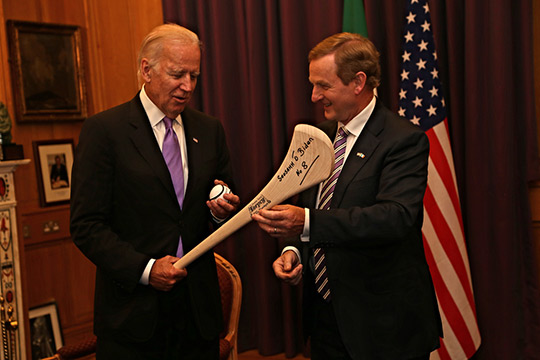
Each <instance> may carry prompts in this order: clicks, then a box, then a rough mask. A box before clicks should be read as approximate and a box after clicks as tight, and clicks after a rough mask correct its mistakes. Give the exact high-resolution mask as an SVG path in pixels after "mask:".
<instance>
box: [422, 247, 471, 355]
mask: <svg viewBox="0 0 540 360" xmlns="http://www.w3.org/2000/svg"><path fill="white" fill-rule="evenodd" d="M424 240H425V239H424ZM428 248H429V247H428ZM426 258H427V259H428V262H430V263H433V261H434V259H433V254H432V252H431V250H429V251H426ZM430 270H431V277H432V278H433V281H434V282H435V283H436V284H437V285H436V289H437V295H438V296H437V299H438V300H439V304H440V310H442V311H441V316H443V319H444V321H443V324H445V325H446V326H445V325H443V331H445V334H444V336H445V338H444V342H445V343H446V346H447V347H448V348H450V347H454V349H458V348H460V349H463V351H464V353H465V354H469V353H470V352H472V353H471V355H472V354H473V353H474V351H475V350H476V349H475V343H474V340H473V338H472V336H471V334H470V333H469V331H463V330H464V329H467V324H466V321H465V319H464V317H463V315H462V312H461V311H460V309H459V308H458V306H457V304H456V302H455V301H454V298H453V297H452V293H451V292H450V291H449V290H448V288H447V286H446V284H445V281H444V279H443V277H442V275H441V272H440V268H439V267H437V266H435V267H433V268H430ZM444 275H445V276H448V274H446V273H445V274H444ZM453 329H461V331H460V333H459V334H454V332H453ZM449 332H451V333H450V334H449ZM451 335H453V336H451ZM460 355H461V354H458V353H456V352H454V353H453V358H454V356H455V358H456V359H460V358H461V359H462V358H463V357H462V356H460Z"/></svg>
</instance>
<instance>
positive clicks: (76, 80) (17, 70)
mask: <svg viewBox="0 0 540 360" xmlns="http://www.w3.org/2000/svg"><path fill="white" fill-rule="evenodd" d="M7 30H8V31H7V33H8V39H9V61H10V69H11V79H12V84H13V92H14V99H15V118H16V119H17V121H18V122H44V121H75V120H83V119H84V118H86V116H87V103H86V87H85V81H84V70H83V58H82V50H81V31H80V28H79V27H78V26H75V25H60V24H48V23H38V22H29V21H16V20H8V21H7Z"/></svg>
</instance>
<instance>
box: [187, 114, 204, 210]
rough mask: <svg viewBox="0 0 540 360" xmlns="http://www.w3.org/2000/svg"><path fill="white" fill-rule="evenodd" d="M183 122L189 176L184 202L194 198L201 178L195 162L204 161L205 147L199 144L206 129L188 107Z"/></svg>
mask: <svg viewBox="0 0 540 360" xmlns="http://www.w3.org/2000/svg"><path fill="white" fill-rule="evenodd" d="M182 122H183V124H184V134H185V137H186V148H187V153H188V167H189V176H188V183H187V187H186V194H185V196H184V204H187V203H189V201H190V200H191V198H192V194H193V191H192V190H193V188H194V186H195V184H196V183H197V179H198V178H199V174H198V169H199V167H198V166H194V165H195V164H201V163H202V159H203V158H202V154H203V151H204V150H203V149H202V147H201V146H199V139H202V138H203V137H204V129H203V128H202V127H201V126H199V125H198V121H197V120H196V119H194V117H193V114H192V112H191V111H190V109H189V108H186V110H184V112H183V113H182Z"/></svg>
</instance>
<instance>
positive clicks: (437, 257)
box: [423, 213, 480, 344]
mask: <svg viewBox="0 0 540 360" xmlns="http://www.w3.org/2000/svg"><path fill="white" fill-rule="evenodd" d="M423 233H424V241H425V245H426V258H427V260H428V263H430V264H435V265H436V266H431V267H430V270H431V272H432V276H433V280H434V283H435V287H436V290H437V294H438V295H439V294H440V293H441V292H444V289H449V290H448V292H449V297H451V298H452V301H453V302H454V303H455V304H456V306H457V307H458V309H459V312H460V314H461V315H462V317H463V318H464V319H470V318H472V317H474V316H475V308H474V303H472V304H471V303H470V302H469V301H467V296H466V295H465V293H466V289H467V286H468V285H469V284H468V283H465V284H464V283H462V282H460V281H459V277H458V275H457V274H456V272H455V269H454V267H453V264H452V262H451V261H450V259H449V258H448V256H446V253H445V252H444V249H442V245H441V242H442V241H441V240H438V239H437V237H436V234H435V230H434V226H433V223H432V221H431V218H430V217H429V214H427V213H426V214H425V220H424V227H423ZM428 239H432V240H433V239H437V240H438V241H432V240H431V241H428ZM435 271H436V272H437V275H438V276H435V275H434V272H435ZM443 274H444V276H443ZM439 287H443V289H442V290H440V289H439ZM438 300H439V303H443V302H444V300H445V299H443V298H442V297H441V296H438ZM466 327H467V331H468V333H469V334H471V336H472V338H473V339H474V343H475V344H479V343H480V336H479V332H478V327H477V326H476V323H473V322H467V323H466ZM444 336H445V341H446V340H447V336H446V333H445V334H444Z"/></svg>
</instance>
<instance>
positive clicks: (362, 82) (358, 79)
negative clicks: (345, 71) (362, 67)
mask: <svg viewBox="0 0 540 360" xmlns="http://www.w3.org/2000/svg"><path fill="white" fill-rule="evenodd" d="M353 81H354V93H355V94H356V95H359V94H360V93H361V92H362V90H364V88H365V87H366V81H367V75H366V73H365V72H363V71H359V72H357V73H356V76H355V77H354V79H353Z"/></svg>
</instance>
